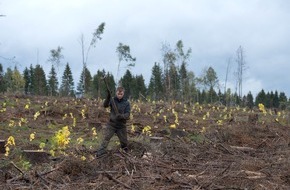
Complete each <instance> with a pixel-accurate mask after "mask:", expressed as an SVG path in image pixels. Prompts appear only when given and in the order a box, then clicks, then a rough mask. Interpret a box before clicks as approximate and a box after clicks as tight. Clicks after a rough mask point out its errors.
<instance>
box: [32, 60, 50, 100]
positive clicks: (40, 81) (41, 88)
mask: <svg viewBox="0 0 290 190" xmlns="http://www.w3.org/2000/svg"><path fill="white" fill-rule="evenodd" d="M33 72H34V75H33V78H34V84H33V89H34V94H35V95H42V96H46V95H47V94H48V89H47V81H46V77H45V72H44V70H43V68H42V67H41V66H40V65H39V64H37V65H36V66H35V69H34V71H33Z"/></svg>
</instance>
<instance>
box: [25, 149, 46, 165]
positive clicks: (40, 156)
mask: <svg viewBox="0 0 290 190" xmlns="http://www.w3.org/2000/svg"><path fill="white" fill-rule="evenodd" d="M23 155H24V157H25V158H26V159H28V160H29V161H30V162H31V163H42V162H48V161H49V154H48V153H47V152H45V151H43V150H23Z"/></svg>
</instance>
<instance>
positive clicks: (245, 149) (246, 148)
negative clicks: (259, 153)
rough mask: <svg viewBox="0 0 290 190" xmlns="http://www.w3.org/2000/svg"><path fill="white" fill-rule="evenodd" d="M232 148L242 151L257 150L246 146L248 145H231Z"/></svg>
mask: <svg viewBox="0 0 290 190" xmlns="http://www.w3.org/2000/svg"><path fill="white" fill-rule="evenodd" d="M230 147H231V148H232V149H237V150H241V151H253V150H255V149H254V148H251V147H246V146H230Z"/></svg>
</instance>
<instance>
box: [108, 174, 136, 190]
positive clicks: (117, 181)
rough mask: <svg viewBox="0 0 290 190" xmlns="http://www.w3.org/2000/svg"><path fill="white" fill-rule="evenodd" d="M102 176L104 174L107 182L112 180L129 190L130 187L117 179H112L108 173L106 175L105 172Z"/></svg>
mask: <svg viewBox="0 0 290 190" xmlns="http://www.w3.org/2000/svg"><path fill="white" fill-rule="evenodd" d="M104 174H105V176H106V177H107V178H108V179H109V180H113V181H114V182H116V183H119V184H121V185H123V186H124V187H126V188H127V189H131V187H129V186H128V185H127V184H125V183H123V182H122V181H120V180H117V179H116V178H114V177H113V176H112V175H111V174H109V173H107V172H105V173H104Z"/></svg>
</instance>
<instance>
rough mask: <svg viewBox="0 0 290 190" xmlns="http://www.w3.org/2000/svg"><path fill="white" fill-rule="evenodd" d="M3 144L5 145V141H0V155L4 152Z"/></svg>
mask: <svg viewBox="0 0 290 190" xmlns="http://www.w3.org/2000/svg"><path fill="white" fill-rule="evenodd" d="M5 143H6V141H5V140H0V154H4V153H5V152H6V151H5Z"/></svg>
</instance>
